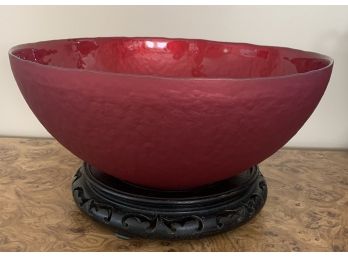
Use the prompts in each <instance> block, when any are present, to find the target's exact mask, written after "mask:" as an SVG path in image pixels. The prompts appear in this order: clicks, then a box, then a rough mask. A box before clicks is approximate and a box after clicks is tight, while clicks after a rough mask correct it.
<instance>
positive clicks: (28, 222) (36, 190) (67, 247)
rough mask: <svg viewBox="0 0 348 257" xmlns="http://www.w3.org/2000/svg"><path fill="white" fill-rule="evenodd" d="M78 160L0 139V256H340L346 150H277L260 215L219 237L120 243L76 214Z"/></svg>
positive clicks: (34, 142) (40, 144) (49, 145)
mask: <svg viewBox="0 0 348 257" xmlns="http://www.w3.org/2000/svg"><path fill="white" fill-rule="evenodd" d="M80 165H81V161H80V160H79V159H77V158H76V157H75V156H73V155H72V154H71V153H70V152H68V151H67V150H65V149H64V148H63V147H62V146H61V145H59V144H58V143H57V142H56V141H55V140H52V139H23V138H0V250H1V251H347V250H348V152H347V151H318V150H315V151H314V150H293V149H287V150H281V151H279V152H277V153H276V154H274V155H273V156H272V157H271V158H269V159H267V160H266V161H264V162H263V163H261V165H260V168H261V171H262V172H263V174H264V175H265V177H266V179H267V183H268V189H269V196H268V200H267V202H266V205H265V207H264V208H263V209H262V211H261V213H260V214H259V215H258V216H257V217H256V218H255V219H253V220H252V221H251V222H249V223H247V224H246V225H244V226H242V227H240V228H238V229H236V230H234V231H230V232H227V233H224V234H220V235H216V236H211V237H207V238H203V239H200V240H186V241H153V240H143V239H130V240H124V239H120V238H117V237H116V236H115V235H114V233H113V231H112V230H110V229H108V228H106V227H104V226H102V225H100V224H97V223H96V222H94V221H92V220H91V219H90V218H88V217H87V216H86V215H84V214H83V213H81V212H80V211H79V210H78V208H77V206H76V205H75V203H74V201H73V198H72V195H71V182H72V177H73V175H74V174H75V171H76V170H77V168H78V167H79V166H80Z"/></svg>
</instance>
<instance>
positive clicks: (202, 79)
mask: <svg viewBox="0 0 348 257" xmlns="http://www.w3.org/2000/svg"><path fill="white" fill-rule="evenodd" d="M96 39H138V40H146V39H148V40H178V41H179V40H184V41H204V42H210V43H215V44H229V45H244V46H253V47H269V48H276V49H283V50H290V51H297V52H303V53H306V54H313V55H316V56H318V58H321V59H325V60H327V61H329V62H328V64H327V65H325V66H324V67H322V68H319V69H315V70H310V71H306V72H301V73H292V74H286V75H276V76H267V77H247V78H234V77H209V78H207V77H176V76H164V75H153V74H152V75H148V74H138V73H124V72H112V71H101V70H92V69H91V70H89V69H88V70H87V69H78V68H67V67H63V66H55V65H44V64H41V63H37V62H33V61H30V60H24V59H21V58H20V57H18V56H17V55H15V54H14V51H16V50H18V49H21V48H24V47H28V46H32V45H35V44H40V43H47V42H59V41H69V40H96ZM8 55H9V57H10V58H14V59H16V60H18V61H20V62H23V63H29V64H31V65H38V66H40V67H45V68H48V69H54V70H59V71H74V72H82V73H83V72H85V73H92V74H93V73H97V74H107V75H113V76H119V77H133V78H149V79H164V80H185V81H191V80H194V81H219V80H223V81H248V80H271V79H287V78H292V77H301V76H306V75H309V74H315V73H320V72H321V71H324V70H326V69H330V68H331V67H332V66H333V64H334V59H333V58H331V57H330V56H327V55H324V54H321V53H318V52H312V51H305V50H300V49H297V48H291V47H283V46H274V45H261V44H252V43H245V42H229V41H217V40H210V39H199V38H181V37H152V36H146V37H137V36H135V37H132V36H110V37H106V36H102V37H77V38H62V39H53V40H42V41H35V42H31V43H23V44H18V45H15V46H13V47H11V48H10V49H9V50H8Z"/></svg>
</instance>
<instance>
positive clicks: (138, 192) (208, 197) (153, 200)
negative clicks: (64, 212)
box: [72, 163, 267, 239]
mask: <svg viewBox="0 0 348 257" xmlns="http://www.w3.org/2000/svg"><path fill="white" fill-rule="evenodd" d="M72 191H73V196H74V199H75V202H76V203H77V205H78V206H79V208H80V209H81V210H82V211H83V212H84V213H86V214H88V215H89V216H90V217H91V218H93V219H95V220H96V221H99V222H102V223H104V224H106V225H107V226H109V227H111V228H113V229H114V230H115V231H116V233H117V234H118V235H120V236H121V237H125V238H129V237H145V238H159V239H186V238H197V237H202V236H206V235H212V234H216V233H221V232H224V231H227V230H231V229H234V228H236V227H238V226H240V225H242V224H244V223H245V222H247V221H249V220H250V219H251V218H253V217H254V216H255V215H256V214H257V213H258V212H259V211H260V210H261V208H262V207H263V205H264V204H265V201H266V197H267V185H266V182H265V179H264V177H263V176H262V174H261V173H260V171H259V168H258V166H253V167H252V168H250V169H248V170H246V171H244V172H242V173H241V174H240V175H238V176H236V177H233V178H231V179H228V180H224V181H221V182H218V183H215V184H212V185H209V186H205V187H201V188H197V189H193V190H187V191H164V190H163V191H161V190H156V189H149V188H143V187H139V186H136V185H132V184H129V183H126V182H123V181H120V180H118V179H116V178H114V177H111V176H109V175H106V174H105V173H102V172H100V171H98V170H96V169H95V168H93V167H92V166H90V165H89V164H87V163H84V165H83V166H82V167H81V168H80V169H79V170H78V171H77V173H76V175H75V177H74V180H73V183H72Z"/></svg>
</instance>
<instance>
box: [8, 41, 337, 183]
mask: <svg viewBox="0 0 348 257" xmlns="http://www.w3.org/2000/svg"><path fill="white" fill-rule="evenodd" d="M9 57H10V62H11V67H12V71H13V74H14V77H15V79H16V81H17V84H18V86H19V88H20V90H21V92H22V94H23V96H24V98H25V100H26V101H27V103H28V105H29V106H30V108H31V109H32V111H33V112H34V114H35V115H36V116H37V118H38V119H39V120H40V122H41V123H42V124H43V125H44V126H45V128H46V129H47V130H48V131H49V132H50V133H51V134H52V135H53V136H54V137H55V138H56V139H57V140H58V141H59V142H60V143H61V144H62V145H64V146H65V147H66V148H67V149H69V150H70V151H71V152H72V153H74V154H75V155H77V156H78V157H79V158H81V159H83V160H85V161H87V162H88V163H90V164H92V165H93V166H95V167H97V168H98V169H100V170H103V171H104V172H105V173H108V174H109V175H112V176H114V177H117V178H120V179H122V180H126V181H129V182H132V183H135V184H139V185H144V186H148V187H154V188H167V189H169V188H170V189H182V188H191V187H196V186H202V185H205V184H210V183H213V182H216V181H219V180H223V179H226V178H229V177H231V176H234V175H237V174H239V173H240V172H242V171H243V170H245V169H247V168H249V167H250V166H252V165H254V164H257V163H259V162H261V161H262V160H264V159H266V158H267V157H269V156H270V155H271V154H273V153H274V152H275V151H277V150H278V149H279V148H280V147H282V146H283V145H284V144H285V143H286V142H287V141H288V140H289V139H290V138H291V137H292V136H294V135H295V133H296V132H297V131H298V130H299V129H300V128H301V126H302V125H303V124H304V123H305V121H306V120H307V119H308V117H309V116H310V115H311V113H312V112H313V111H314V109H315V107H316V106H317V104H318V103H319V101H320V99H321V97H322V95H323V93H324V91H325V89H326V86H327V84H328V81H329V79H330V75H331V71H332V67H333V61H332V59H331V58H329V57H327V56H324V55H321V54H317V53H312V52H304V51H300V50H295V49H290V48H282V47H271V46H258V45H251V44H241V43H225V42H214V41H207V40H196V39H168V38H125V37H113V38H89V39H68V40H54V41H46V42H38V43H33V44H25V45H20V46H16V47H14V48H12V49H11V50H10V52H9Z"/></svg>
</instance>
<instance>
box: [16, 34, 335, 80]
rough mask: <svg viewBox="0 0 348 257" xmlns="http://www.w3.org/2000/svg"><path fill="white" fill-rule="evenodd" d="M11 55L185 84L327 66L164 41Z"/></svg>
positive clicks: (68, 43)
mask: <svg viewBox="0 0 348 257" xmlns="http://www.w3.org/2000/svg"><path fill="white" fill-rule="evenodd" d="M11 53H12V54H13V55H15V56H17V57H19V58H21V59H24V60H28V61H32V62H36V63H40V64H44V65H52V66H57V67H63V68H74V69H86V70H94V71H103V72H113V73H126V74H138V75H154V76H164V77H183V78H192V77H207V78H257V77H270V76H283V75H291V74H296V73H304V72H308V71H312V70H317V69H320V68H323V67H325V66H327V65H328V64H329V63H330V60H329V59H328V58H326V57H325V56H322V55H320V54H316V53H311V52H304V51H300V50H295V49H290V48H282V47H268V46H258V45H251V44H242V43H223V42H215V41H208V40H196V39H167V38H93V39H92V38H91V39H68V40H54V41H45V42H38V43H33V44H26V45H21V46H18V47H15V48H13V49H12V52H11Z"/></svg>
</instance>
